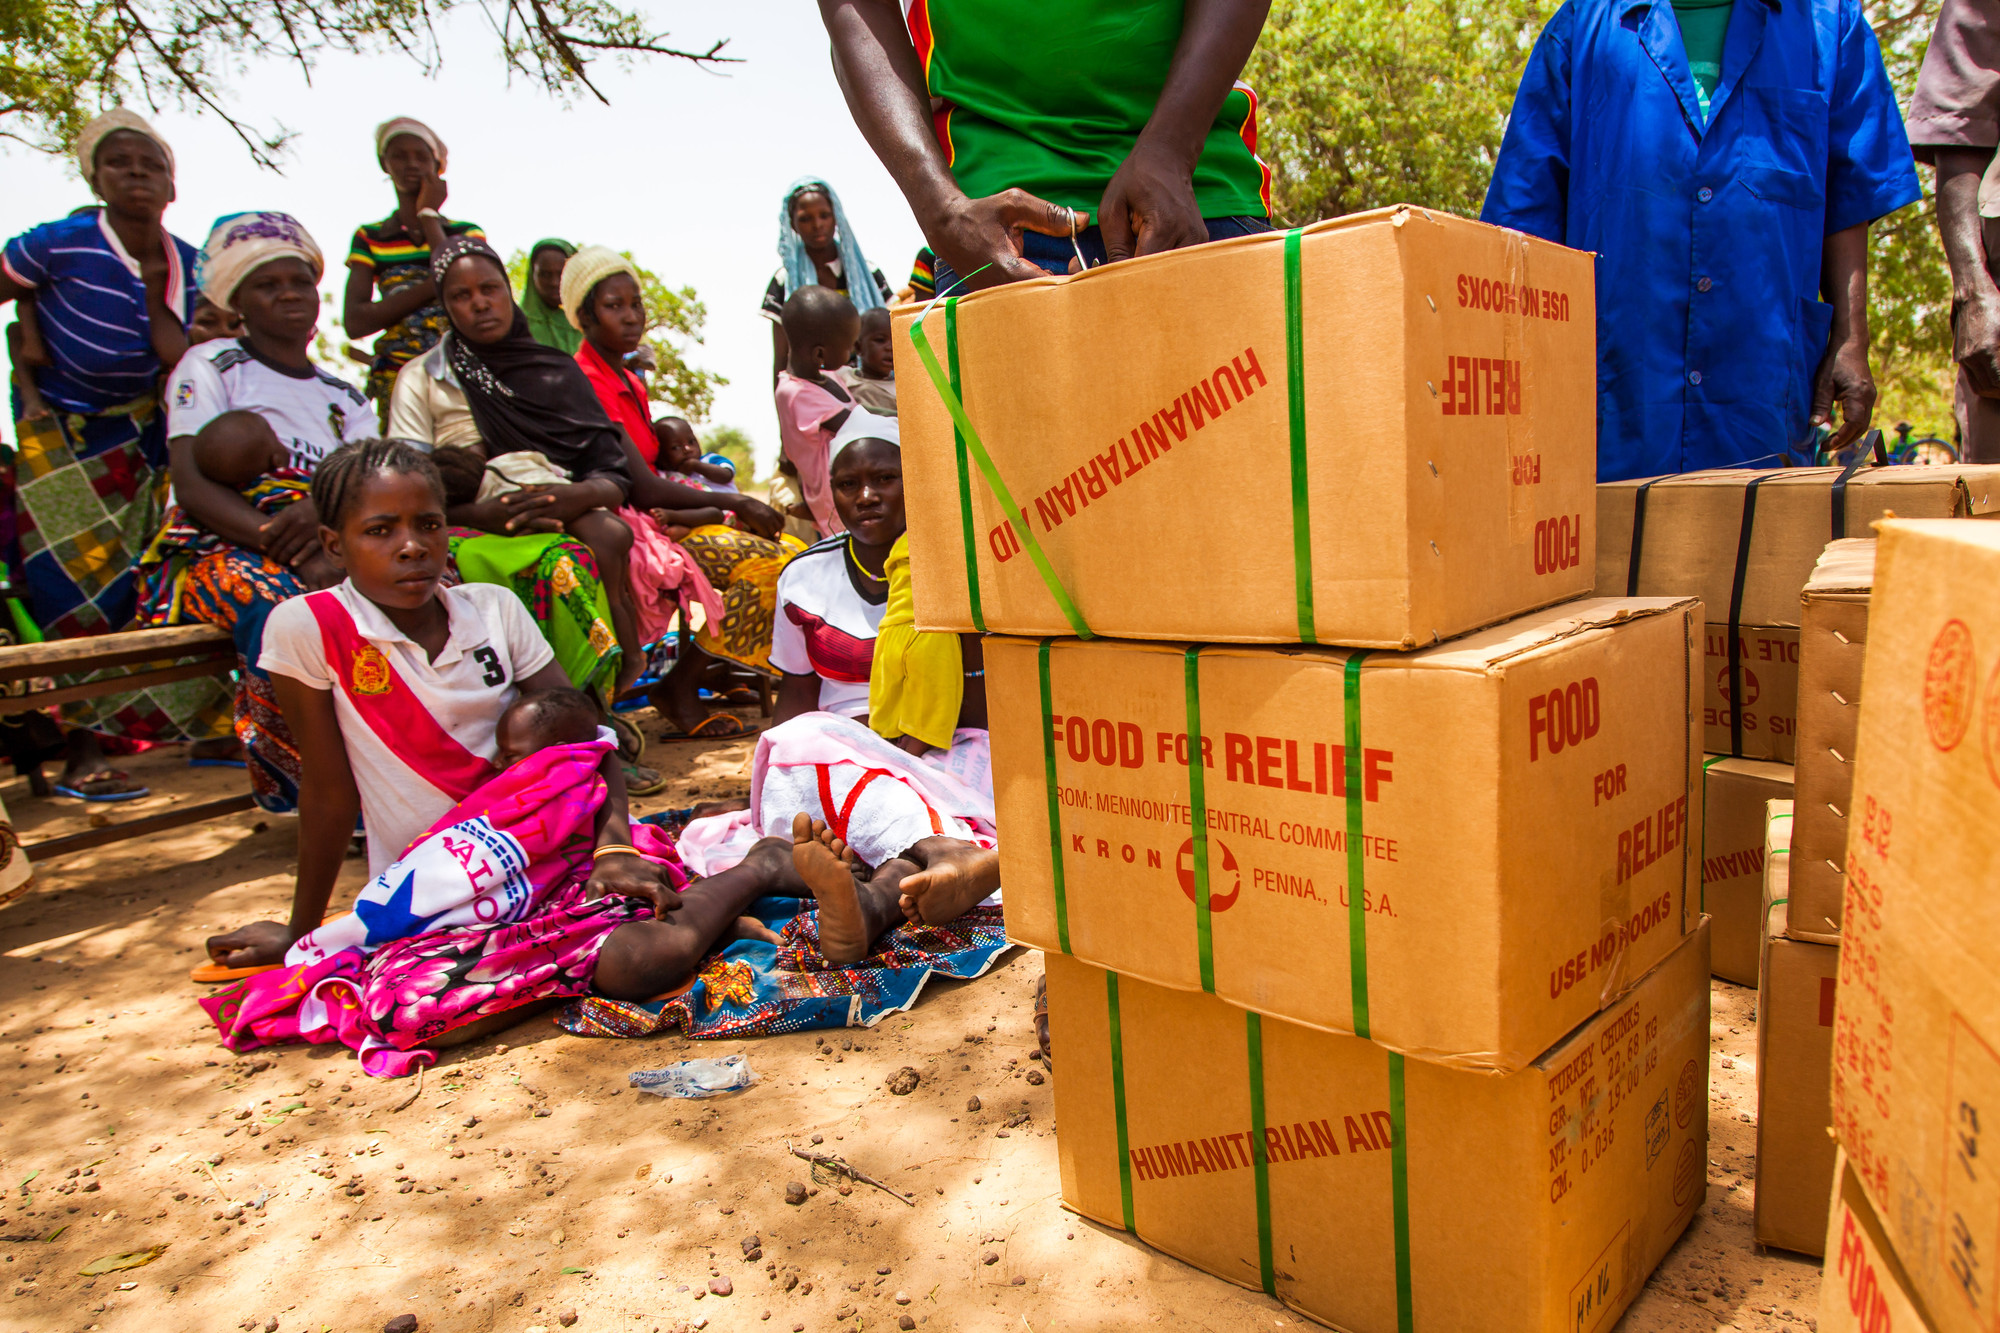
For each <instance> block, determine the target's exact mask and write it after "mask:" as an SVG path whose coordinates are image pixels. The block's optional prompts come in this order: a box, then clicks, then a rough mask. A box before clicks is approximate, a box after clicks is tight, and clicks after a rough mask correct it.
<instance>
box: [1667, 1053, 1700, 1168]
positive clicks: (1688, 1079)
mask: <svg viewBox="0 0 2000 1333" xmlns="http://www.w3.org/2000/svg"><path fill="white" fill-rule="evenodd" d="M1704 1100H1706V1099H1705V1098H1703V1097H1702V1095H1701V1068H1700V1066H1698V1065H1697V1064H1695V1062H1694V1061H1692V1060H1690V1061H1688V1062H1687V1063H1686V1064H1684V1065H1682V1066H1681V1076H1680V1078H1679V1079H1678V1080H1677V1081H1676V1082H1675V1083H1674V1123H1675V1124H1676V1125H1679V1126H1680V1127H1681V1128H1682V1129H1686V1128H1687V1122H1688V1121H1690V1120H1692V1119H1694V1108H1695V1107H1696V1106H1697V1105H1698V1104H1700V1103H1701V1102H1703V1101H1704ZM1678 1201H1679V1200H1678V1199H1676V1202H1678Z"/></svg>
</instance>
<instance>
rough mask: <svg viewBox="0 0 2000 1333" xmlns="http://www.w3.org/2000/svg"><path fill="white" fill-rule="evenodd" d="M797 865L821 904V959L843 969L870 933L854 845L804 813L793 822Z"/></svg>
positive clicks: (864, 948)
mask: <svg viewBox="0 0 2000 1333" xmlns="http://www.w3.org/2000/svg"><path fill="white" fill-rule="evenodd" d="M792 867H793V868H794V869H795V870H797V871H798V872H799V878H800V879H802V880H804V881H805V882H806V887H807V888H808V889H811V890H812V896H813V901H814V902H816V903H818V904H819V952H820V957H822V958H824V959H826V961H827V962H829V963H832V964H834V965H835V966H838V967H844V966H846V965H847V964H849V963H857V962H860V961H861V959H862V958H864V957H866V956H867V953H868V940H869V932H868V920H867V917H866V915H865V914H864V913H863V912H862V910H861V884H860V880H859V879H857V878H856V874H857V872H858V871H859V870H860V866H859V865H858V864H857V863H856V861H855V859H854V852H853V849H852V848H850V847H848V845H847V844H846V843H844V842H842V841H841V840H840V839H839V838H836V837H834V836H833V833H832V831H831V830H830V829H828V828H827V826H826V825H825V824H823V823H821V822H819V821H818V820H816V819H812V818H810V817H809V816H807V815H806V814H804V813H803V812H802V813H800V814H799V815H797V816H796V817H794V818H793V820H792Z"/></svg>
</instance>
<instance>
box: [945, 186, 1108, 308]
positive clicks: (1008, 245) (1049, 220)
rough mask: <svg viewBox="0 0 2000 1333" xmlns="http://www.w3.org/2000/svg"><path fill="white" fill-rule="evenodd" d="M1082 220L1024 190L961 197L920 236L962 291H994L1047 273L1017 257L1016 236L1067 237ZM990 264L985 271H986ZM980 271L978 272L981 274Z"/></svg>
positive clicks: (1018, 238) (1080, 224) (1068, 211)
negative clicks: (961, 284)
mask: <svg viewBox="0 0 2000 1333" xmlns="http://www.w3.org/2000/svg"><path fill="white" fill-rule="evenodd" d="M1072 217H1074V219H1075V221H1074V226H1075V227H1077V228H1082V227H1083V226H1084V225H1085V221H1086V220H1085V219H1084V218H1083V216H1082V215H1081V214H1075V215H1073V214H1072V213H1071V212H1070V210H1069V209H1067V208H1064V207H1063V206H1062V205H1061V204H1052V203H1050V202H1049V201H1048V200H1046V199H1038V198H1036V197H1035V196H1034V195H1032V194H1029V193H1028V192H1027V191H1026V190H1002V191H1001V192H1000V193H999V194H989V195H987V196H986V197H984V198H982V199H968V198H966V197H964V196H963V195H960V196H959V197H958V198H957V199H955V200H952V201H950V202H948V203H946V204H945V205H944V207H943V208H942V209H940V210H939V212H938V215H937V216H936V217H935V218H931V219H928V220H927V224H928V225H926V226H925V227H924V234H925V235H926V236H928V237H929V238H930V240H931V246H932V248H933V249H935V250H936V251H937V253H938V255H939V257H940V258H942V259H943V260H944V262H945V263H947V264H949V265H951V267H952V268H953V270H955V271H956V272H957V273H958V275H959V276H960V277H961V278H964V279H965V280H966V283H965V285H966V286H967V287H972V288H979V287H995V286H998V285H999V284H1001V283H1003V282H1019V281H1021V280H1022V279H1024V278H1045V277H1047V276H1048V271H1047V270H1046V269H1042V268H1038V267H1037V266H1035V265H1034V264H1031V263H1029V262H1028V261H1027V260H1026V259H1023V258H1022V257H1021V233H1022V232H1024V231H1037V232H1040V233H1041V234H1042V235H1044V236H1068V235H1070V234H1071V227H1072ZM989 265H990V267H989ZM982 270H983V271H982Z"/></svg>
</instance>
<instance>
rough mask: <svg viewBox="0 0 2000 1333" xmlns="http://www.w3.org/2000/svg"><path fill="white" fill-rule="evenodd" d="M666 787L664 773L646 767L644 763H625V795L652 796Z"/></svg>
mask: <svg viewBox="0 0 2000 1333" xmlns="http://www.w3.org/2000/svg"><path fill="white" fill-rule="evenodd" d="M666 789H667V779H666V777H665V776H664V775H662V774H660V773H658V772H656V771H654V770H653V769H650V768H647V767H646V766H645V765H644V764H633V763H627V764H626V765H625V794H626V795H627V796H654V795H657V794H658V793H660V792H663V791H665V790H666Z"/></svg>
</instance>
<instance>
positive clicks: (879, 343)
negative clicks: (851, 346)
mask: <svg viewBox="0 0 2000 1333" xmlns="http://www.w3.org/2000/svg"><path fill="white" fill-rule="evenodd" d="M840 382H841V383H842V384H844V385H846V386H847V389H848V391H849V392H850V393H852V394H853V395H854V401H855V402H857V403H859V404H861V405H862V406H863V407H865V408H867V409H868V410H869V411H870V412H873V413H874V414H875V415H876V416H878V417H893V416H895V415H896V345H895V343H894V341H893V340H892V339H891V337H890V334H889V312H888V311H887V310H886V309H884V308H882V307H881V306H876V307H875V308H874V309H872V310H870V311H868V312H867V313H866V314H864V315H862V316H861V367H860V369H858V370H851V369H850V370H843V371H842V372H840Z"/></svg>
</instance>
